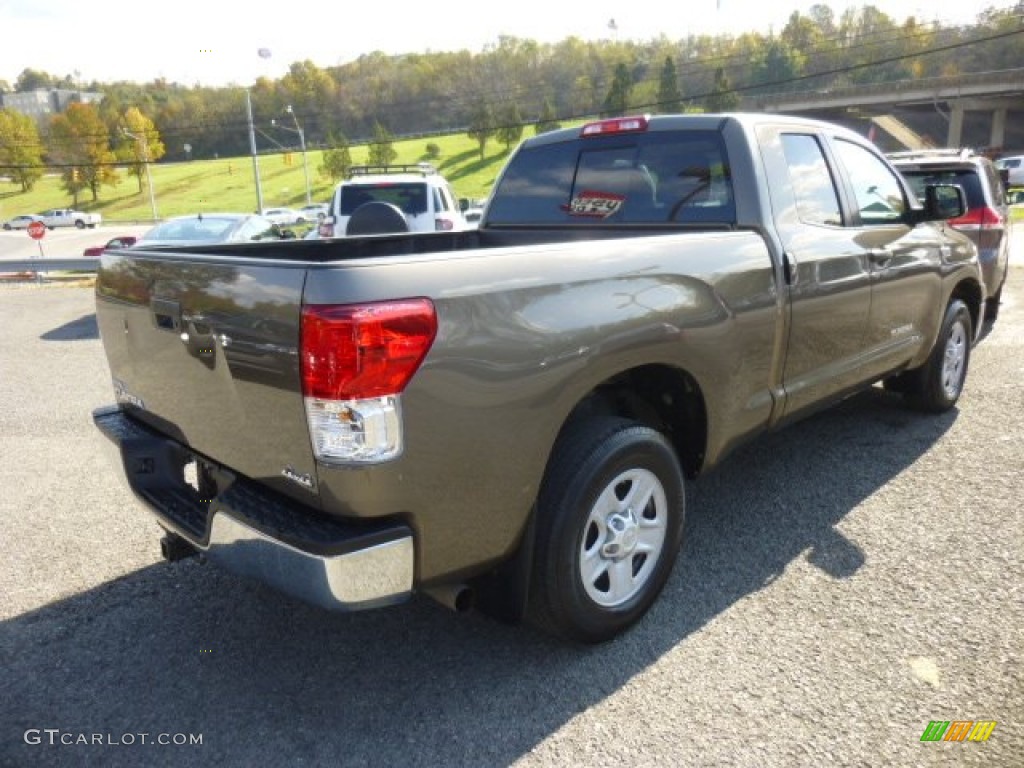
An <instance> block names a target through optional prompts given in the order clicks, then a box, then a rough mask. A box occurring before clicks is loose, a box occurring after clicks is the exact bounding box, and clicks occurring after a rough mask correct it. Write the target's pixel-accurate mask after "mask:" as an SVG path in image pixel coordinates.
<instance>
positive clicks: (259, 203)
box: [245, 88, 263, 213]
mask: <svg viewBox="0 0 1024 768" xmlns="http://www.w3.org/2000/svg"><path fill="white" fill-rule="evenodd" d="M245 114H246V117H247V118H248V120H249V152H250V153H251V154H252V175H253V177H254V178H255V179H256V213H263V187H262V186H261V185H260V161H259V160H258V159H256V129H255V127H254V126H253V124H252V91H251V90H250V89H249V88H246V89H245Z"/></svg>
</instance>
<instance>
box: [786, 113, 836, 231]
mask: <svg viewBox="0 0 1024 768" xmlns="http://www.w3.org/2000/svg"><path fill="white" fill-rule="evenodd" d="M782 150H783V152H784V153H785V155H786V164H787V165H788V166H789V180H790V181H791V182H792V184H793V194H794V196H795V197H796V207H797V210H798V211H799V212H800V220H801V221H803V222H804V223H805V224H824V225H827V226H833V227H839V226H842V224H843V216H842V213H841V212H840V208H839V195H837V194H836V185H835V181H834V180H833V178H832V172H831V171H830V170H829V167H828V163H826V162H825V155H824V153H823V152H822V150H821V145H820V144H818V140H817V139H816V138H815V137H814V136H810V135H808V134H802V133H800V134H798V133H788V134H784V135H783V136H782Z"/></svg>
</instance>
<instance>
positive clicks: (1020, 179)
mask: <svg viewBox="0 0 1024 768" xmlns="http://www.w3.org/2000/svg"><path fill="white" fill-rule="evenodd" d="M996 168H998V169H999V170H1000V171H1006V186H1008V187H1024V156H1022V155H1014V156H1013V157H1001V158H999V159H998V160H996Z"/></svg>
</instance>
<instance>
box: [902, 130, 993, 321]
mask: <svg viewBox="0 0 1024 768" xmlns="http://www.w3.org/2000/svg"><path fill="white" fill-rule="evenodd" d="M889 159H890V160H891V161H892V163H893V165H895V166H896V168H897V169H899V172H900V173H902V174H903V175H904V176H905V177H906V179H907V181H909V182H910V186H911V187H913V189H914V192H915V194H917V196H918V197H919V198H921V199H922V200H923V199H924V187H925V185H926V184H957V185H959V186H960V187H961V188H962V189H963V191H964V195H965V196H966V197H967V213H965V214H964V215H963V216H961V217H960V218H958V219H951V220H950V222H949V223H950V224H951V225H952V226H953V227H954V228H955V229H957V230H959V231H960V232H963V233H964V234H965V235H967V236H968V237H970V238H971V240H973V241H974V244H975V245H976V246H977V248H978V260H979V261H980V262H981V269H982V272H983V273H984V277H985V288H986V297H985V319H986V320H995V319H996V315H998V314H999V300H1000V297H1001V296H1002V294H1003V283H1004V282H1005V281H1006V274H1007V270H1008V267H1009V261H1010V210H1009V207H1008V206H1007V201H1006V190H1005V189H1004V188H1003V181H1002V179H1001V178H1000V176H999V171H998V170H997V169H996V167H995V164H993V162H992V161H991V160H989V159H988V158H987V157H984V156H983V155H977V154H974V153H973V152H972V151H971V150H969V149H926V150H914V151H909V152H893V153H890V154H889Z"/></svg>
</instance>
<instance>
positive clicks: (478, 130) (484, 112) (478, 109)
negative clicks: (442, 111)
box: [466, 99, 495, 160]
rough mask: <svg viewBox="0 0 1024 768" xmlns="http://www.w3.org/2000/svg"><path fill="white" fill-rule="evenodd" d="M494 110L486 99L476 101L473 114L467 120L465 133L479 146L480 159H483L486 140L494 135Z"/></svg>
mask: <svg viewBox="0 0 1024 768" xmlns="http://www.w3.org/2000/svg"><path fill="white" fill-rule="evenodd" d="M494 131H495V127H494V112H493V111H492V110H491V105H490V104H489V103H488V102H487V100H486V99H480V100H478V101H477V103H476V106H475V107H474V108H473V114H472V116H471V117H470V120H469V130H468V131H466V135H467V136H469V138H471V139H472V140H473V141H475V142H476V143H477V146H479V147H480V159H481V160H483V159H484V150H485V149H486V148H487V140H488V139H489V138H491V136H493V135H494Z"/></svg>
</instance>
